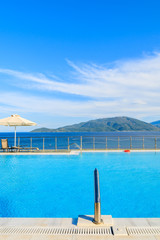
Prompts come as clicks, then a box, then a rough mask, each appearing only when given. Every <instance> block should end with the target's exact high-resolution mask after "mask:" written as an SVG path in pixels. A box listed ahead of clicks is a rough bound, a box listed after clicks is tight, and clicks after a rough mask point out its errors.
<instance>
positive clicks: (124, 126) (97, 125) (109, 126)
mask: <svg viewBox="0 0 160 240" xmlns="http://www.w3.org/2000/svg"><path fill="white" fill-rule="evenodd" d="M111 131H160V128H158V127H156V126H153V125H152V124H150V123H146V122H143V121H140V120H137V119H134V118H129V117H113V118H102V119H97V120H90V121H87V122H81V123H78V124H73V125H69V126H64V127H60V128H57V129H49V128H38V129H35V130H33V131H32V132H111Z"/></svg>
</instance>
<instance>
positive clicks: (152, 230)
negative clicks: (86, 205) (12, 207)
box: [0, 216, 160, 240]
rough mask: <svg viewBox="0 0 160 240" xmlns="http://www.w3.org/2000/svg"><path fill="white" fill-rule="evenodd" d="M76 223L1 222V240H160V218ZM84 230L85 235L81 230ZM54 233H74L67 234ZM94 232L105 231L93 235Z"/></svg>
mask: <svg viewBox="0 0 160 240" xmlns="http://www.w3.org/2000/svg"><path fill="white" fill-rule="evenodd" d="M102 218H103V216H102ZM77 221H78V218H0V240H1V239H3V240H8V239H10V240H19V239H22V240H24V239H25V240H39V239H40V240H42V239H44V240H51V239H58V240H61V239H62V240H64V239H65V240H81V239H86V240H90V239H92V240H95V239H98V240H105V239H108V240H110V239H112V240H113V239H117V240H124V239H126V240H127V239H133V240H149V239H150V240H153V239H156V240H160V218H113V223H112V226H108V227H106V226H105V227H99V225H95V226H94V227H87V226H85V227H82V226H77ZM84 228H85V229H87V231H86V232H85V233H84V232H82V231H80V230H78V229H81V230H82V229H83V230H84ZM107 228H108V229H109V230H107ZM55 229H59V231H60V229H68V230H67V231H68V232H69V230H70V231H71V230H74V231H73V233H72V232H70V233H66V234H65V232H62V233H57V232H56V231H57V230H56V231H55ZM94 229H101V230H102V231H101V230H98V231H97V232H96V233H94V234H93V231H91V230H94ZM105 229H106V230H105ZM40 230H41V231H40ZM76 231H77V232H76ZM105 231H106V232H105ZM107 231H108V232H107ZM77 233H78V234H77Z"/></svg>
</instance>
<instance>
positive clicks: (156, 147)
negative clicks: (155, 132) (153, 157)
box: [155, 137, 157, 150]
mask: <svg viewBox="0 0 160 240" xmlns="http://www.w3.org/2000/svg"><path fill="white" fill-rule="evenodd" d="M156 149H157V138H156V137H155V150H156Z"/></svg>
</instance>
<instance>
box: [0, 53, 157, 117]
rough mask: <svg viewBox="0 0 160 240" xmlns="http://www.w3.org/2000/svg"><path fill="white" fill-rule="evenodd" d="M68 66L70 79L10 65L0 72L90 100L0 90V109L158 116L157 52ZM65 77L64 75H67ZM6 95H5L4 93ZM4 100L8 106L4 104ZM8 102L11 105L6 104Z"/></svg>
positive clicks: (36, 87)
mask: <svg viewBox="0 0 160 240" xmlns="http://www.w3.org/2000/svg"><path fill="white" fill-rule="evenodd" d="M67 62H68V64H69V65H70V66H71V67H72V75H71V76H70V77H72V78H74V79H75V82H74V83H68V82H65V81H60V80H59V78H58V77H56V76H54V77H53V78H49V77H47V76H46V75H44V74H29V73H23V72H19V71H14V70H10V69H0V73H3V74H6V75H9V76H11V77H13V80H12V84H15V78H18V79H19V80H23V81H19V86H21V87H26V86H28V88H31V89H32V90H33V89H34V90H35V91H37V93H39V92H41V91H45V92H46V91H50V92H55V91H58V92H61V93H67V94H75V95H79V96H86V97H89V98H90V99H92V100H86V101H84V100H83V101H80V100H79V101H76V100H72V99H73V98H69V95H68V99H67V100H66V99H62V98H59V99H55V98H54V97H50V98H47V99H46V98H45V97H41V96H40V95H39V97H35V96H33V95H31V94H30V95H29V96H28V94H27V93H26V94H23V95H22V94H21V93H18V92H17V93H10V94H9V95H8V93H7V92H6V93H4V92H1V93H0V110H1V111H2V112H3V111H6V109H8V111H10V110H11V109H15V111H17V112H19V111H20V112H23V111H24V112H33V113H46V114H50V115H54V114H57V115H59V116H76V117H81V116H84V117H90V118H97V117H111V116H117V115H121V116H122V115H126V116H131V117H140V118H141V119H143V118H146V117H149V116H153V117H154V116H160V114H159V113H160V104H159V103H160V94H159V93H160V54H158V53H157V54H155V55H153V56H146V57H144V58H142V59H136V60H127V61H118V62H116V63H115V64H114V66H112V68H109V67H104V66H103V67H102V66H97V65H95V64H94V65H93V64H90V65H87V64H82V65H76V64H75V63H73V62H71V61H68V60H67ZM67 78H68V76H67ZM8 96H9V97H8ZM4 104H7V105H8V106H4ZM10 105H11V107H10Z"/></svg>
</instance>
